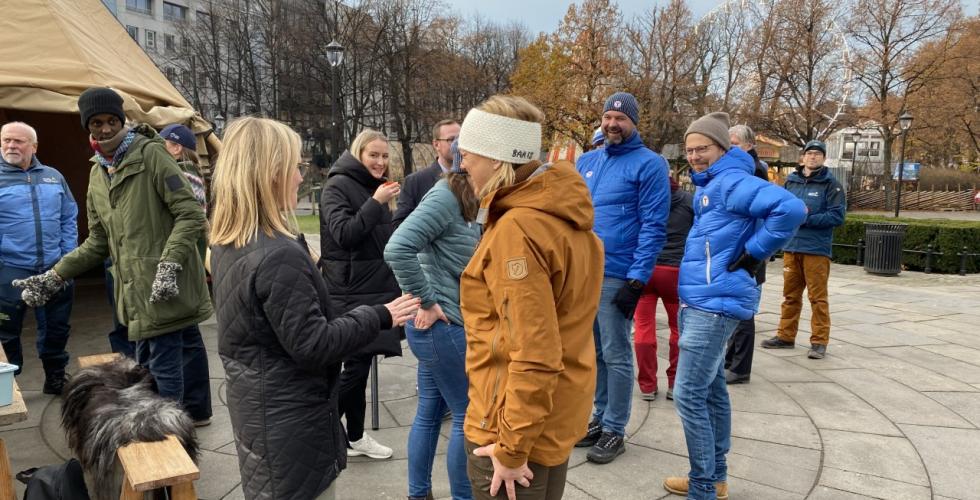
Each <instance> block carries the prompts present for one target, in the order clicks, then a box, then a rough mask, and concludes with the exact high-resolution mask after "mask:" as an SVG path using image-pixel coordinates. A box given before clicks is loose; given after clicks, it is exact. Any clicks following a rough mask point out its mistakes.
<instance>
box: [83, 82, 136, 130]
mask: <svg viewBox="0 0 980 500" xmlns="http://www.w3.org/2000/svg"><path fill="white" fill-rule="evenodd" d="M78 113H79V114H81V115H82V128H83V129H86V130H88V121H89V120H90V119H91V118H92V117H93V116H95V115H100V114H102V113H108V114H110V115H115V116H116V117H118V118H119V121H121V122H123V123H126V113H124V112H123V100H122V97H119V94H117V93H116V92H115V91H114V90H112V89H110V88H106V87H92V88H90V89H88V90H86V91H85V92H82V95H80V96H78Z"/></svg>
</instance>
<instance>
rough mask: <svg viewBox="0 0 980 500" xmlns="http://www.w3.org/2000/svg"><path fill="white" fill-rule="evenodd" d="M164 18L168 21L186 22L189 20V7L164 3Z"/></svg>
mask: <svg viewBox="0 0 980 500" xmlns="http://www.w3.org/2000/svg"><path fill="white" fill-rule="evenodd" d="M163 18H164V19H166V20H168V21H185V20H187V7H184V6H183V5H177V4H175V3H170V2H163Z"/></svg>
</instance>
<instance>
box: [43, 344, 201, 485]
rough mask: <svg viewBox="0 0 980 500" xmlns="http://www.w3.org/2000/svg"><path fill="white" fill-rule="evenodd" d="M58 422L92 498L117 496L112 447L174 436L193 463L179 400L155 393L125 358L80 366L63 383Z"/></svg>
mask: <svg viewBox="0 0 980 500" xmlns="http://www.w3.org/2000/svg"><path fill="white" fill-rule="evenodd" d="M63 394H64V396H63V402H62V407H61V425H62V427H64V429H65V434H66V435H67V437H68V447H69V448H71V450H72V451H73V452H74V453H75V456H76V457H78V461H79V462H80V463H81V464H82V469H84V470H85V473H86V479H89V478H91V480H93V481H95V483H96V484H92V483H91V482H89V484H88V488H89V494H90V495H91V496H92V498H93V499H99V498H118V495H119V489H118V488H119V482H118V481H114V480H112V479H110V478H113V477H114V476H117V475H118V471H115V474H114V469H117V466H116V465H115V463H116V450H117V449H119V448H120V447H121V446H125V445H127V444H129V443H132V442H136V441H160V440H163V439H164V438H165V437H166V436H167V435H168V434H173V435H174V436H176V437H177V439H178V440H179V441H180V443H181V444H183V445H184V449H185V450H187V454H188V455H190V457H191V459H192V460H194V462H195V463H196V462H197V454H198V443H197V438H196V436H195V434H194V424H193V423H192V422H191V419H190V417H189V416H188V415H187V414H186V413H185V412H184V411H183V409H181V407H180V405H179V404H177V403H176V402H174V401H171V400H169V399H165V398H162V397H160V396H159V395H158V394H157V393H156V387H155V384H154V381H153V377H152V376H150V373H149V371H148V370H146V369H145V368H143V367H141V366H139V365H137V364H136V362H135V361H133V360H132V359H129V358H122V359H119V360H117V361H114V362H112V363H106V364H103V365H98V366H93V367H90V368H86V369H84V370H79V371H78V372H76V373H75V374H74V375H73V376H72V377H71V380H70V381H69V382H68V384H67V385H66V386H65V390H64V393H63Z"/></svg>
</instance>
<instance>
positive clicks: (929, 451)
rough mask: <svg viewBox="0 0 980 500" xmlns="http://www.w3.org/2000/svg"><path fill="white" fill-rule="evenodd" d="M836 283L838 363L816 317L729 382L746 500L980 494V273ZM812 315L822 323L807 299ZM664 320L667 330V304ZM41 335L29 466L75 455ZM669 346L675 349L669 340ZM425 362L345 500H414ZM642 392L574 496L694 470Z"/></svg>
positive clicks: (769, 293) (32, 388)
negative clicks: (813, 344) (817, 352)
mask: <svg viewBox="0 0 980 500" xmlns="http://www.w3.org/2000/svg"><path fill="white" fill-rule="evenodd" d="M780 264H781V263H780V261H776V262H774V263H772V264H771V265H770V270H769V276H771V279H770V282H769V283H768V284H767V285H766V286H765V291H764V298H763V305H762V312H761V314H760V315H759V316H758V318H757V321H758V330H759V332H760V334H759V336H758V338H757V341H759V340H761V339H763V338H766V337H768V336H770V335H771V334H772V333H773V331H774V330H775V327H776V323H777V321H778V317H779V302H780V290H781V281H782V280H781V273H780V270H781V269H780ZM830 292H831V299H830V303H831V310H832V314H833V323H834V328H833V331H832V334H831V335H832V341H831V345H830V348H829V351H828V353H829V355H828V357H827V358H826V359H824V360H821V361H813V360H809V359H807V358H806V349H805V347H806V346H807V344H808V342H807V338H806V337H807V336H808V333H809V331H808V330H809V326H808V325H807V324H806V321H804V324H803V325H801V335H800V338H799V343H800V345H799V346H798V347H797V348H796V349H795V350H778V351H768V350H763V349H757V350H756V355H755V368H754V371H753V374H752V381H751V383H750V384H748V385H739V386H732V387H731V389H730V391H731V395H732V400H733V406H734V415H733V429H732V434H733V437H732V450H731V453H730V455H729V461H730V471H729V472H730V475H731V478H730V484H731V494H732V497H733V498H736V499H738V498H752V499H795V498H812V499H856V498H888V499H892V498H903V499H904V498H910V499H917V498H923V499H935V500H940V499H971V498H978V497H980V493H978V492H980V461H978V459H977V457H978V453H980V451H978V450H980V332H978V327H977V325H980V276H977V275H973V276H967V277H960V276H945V275H925V274H921V273H909V272H906V273H902V275H901V276H899V277H893V278H884V277H875V276H871V275H867V274H865V273H864V271H863V270H861V269H860V268H858V267H854V266H838V265H834V266H833V267H832V271H831V281H830ZM77 296H78V298H77V303H76V308H75V319H74V325H73V327H74V328H73V333H72V338H71V342H70V350H71V351H72V353H73V354H74V355H76V356H77V355H83V354H90V353H97V352H104V351H106V350H107V348H108V344H107V342H106V340H105V337H104V334H105V332H107V331H108V317H107V315H106V314H107V312H108V307H107V306H106V305H105V300H104V292H103V291H102V289H101V287H100V286H98V285H93V284H88V285H85V284H82V285H81V286H80V287H79V289H78V292H77ZM661 311H662V310H661ZM803 316H804V319H805V320H808V319H809V312H808V310H807V309H805V310H804V314H803ZM658 322H659V324H660V329H659V330H660V331H661V332H665V331H666V325H665V323H664V316H663V313H662V312H661V314H660V317H659V318H658ZM203 331H204V334H205V340H206V344H207V346H208V349H209V350H210V351H211V352H210V358H209V359H210V362H211V377H212V385H213V389H214V396H215V397H214V410H215V417H214V424H213V425H211V426H210V427H207V428H203V429H200V431H199V437H200V439H201V442H202V445H203V448H204V450H205V451H204V452H203V455H202V460H201V464H200V465H201V474H202V480H201V481H199V483H198V492H199V495H200V496H201V498H204V499H208V500H219V499H229V500H231V499H239V498H242V493H241V490H240V488H239V486H238V484H239V481H240V479H239V471H238V465H237V458H236V456H235V450H234V445H233V442H232V434H231V427H230V424H229V419H228V414H227V410H226V408H225V407H224V406H223V404H224V403H223V401H224V392H223V377H224V373H223V370H222V367H221V363H220V362H219V360H218V356H217V353H216V350H217V345H216V344H217V332H216V329H215V326H214V323H213V321H212V322H208V323H205V324H204V325H203ZM26 337H27V338H26V341H27V342H26V344H27V345H26V346H25V350H26V351H27V352H26V357H27V361H26V363H25V364H26V366H25V371H24V374H23V375H21V376H20V378H19V379H18V382H19V383H20V386H21V388H22V390H23V391H24V396H25V399H26V400H27V404H28V407H29V411H30V418H29V420H28V421H26V422H23V423H21V424H19V425H15V426H10V427H4V428H2V432H0V437H2V438H3V439H4V440H6V442H7V448H8V449H9V450H10V452H11V459H12V463H13V470H14V471H18V470H22V469H26V468H28V467H32V466H37V465H42V464H49V463H55V462H59V461H62V460H64V459H66V458H67V457H68V451H67V448H66V446H65V440H64V437H63V435H62V432H61V430H60V428H59V425H58V418H59V412H60V400H59V399H57V398H52V397H50V396H46V395H43V394H41V392H40V389H41V384H42V382H43V380H42V376H41V368H40V363H39V362H38V360H37V358H36V354H35V353H34V348H33V347H32V344H33V337H32V335H26ZM661 342H662V345H666V337H665V336H664V335H663V334H661ZM665 357H666V352H665V351H664V352H662V353H661V358H662V359H665ZM661 365H662V366H661V371H663V370H664V369H665V366H663V365H664V363H661ZM414 366H415V360H414V358H413V357H412V356H411V353H410V351H409V350H408V349H407V348H406V349H405V356H404V357H402V358H394V359H388V360H385V361H384V362H383V363H382V364H381V370H380V376H381V384H382V387H381V390H380V396H381V399H382V407H381V429H380V430H378V431H373V432H371V433H372V435H374V436H375V437H376V438H377V439H378V440H379V441H380V442H382V443H385V444H388V445H390V446H392V447H393V448H394V449H395V454H394V457H393V458H392V459H391V460H387V461H366V460H362V459H353V460H351V463H350V465H349V466H348V469H347V470H346V471H345V472H344V473H343V474H342V475H341V477H340V479H339V482H338V498H342V499H386V498H392V499H395V498H404V497H405V493H406V442H407V435H408V429H409V426H410V425H411V422H412V418H413V416H414V413H415V405H416V395H415V380H414V378H415V370H414ZM665 380H666V377H662V381H665ZM662 383H665V382H662ZM665 389H666V387H665V386H661V391H664V390H665ZM634 394H635V395H636V397H635V398H634V400H633V415H632V419H631V421H630V424H629V427H628V429H627V432H628V435H629V436H628V447H627V451H626V454H625V455H623V456H621V457H619V458H618V459H617V460H616V461H615V462H614V463H613V464H611V465H606V466H596V465H593V464H590V463H587V462H586V461H585V455H584V451H583V450H576V451H575V453H574V454H573V455H572V458H571V467H570V470H569V474H568V487H567V489H566V494H565V498H568V499H574V500H577V499H592V498H600V499H617V500H622V499H641V498H642V499H651V498H663V497H667V496H668V495H667V494H666V492H665V491H663V489H662V488H661V481H662V480H663V478H664V476H667V475H671V474H684V473H686V471H687V459H686V456H685V454H686V451H685V446H684V438H683V433H682V431H681V426H680V421H679V419H678V417H677V414H676V413H675V411H674V408H673V405H672V403H671V402H669V401H666V400H663V399H659V400H657V401H654V402H652V403H648V402H645V401H641V400H640V399H639V391H638V390H637V391H635V393H634ZM443 430H444V434H445V430H446V429H445V428H444V429H443ZM440 452H441V454H440V455H439V456H438V457H437V464H436V467H435V473H434V482H435V486H434V493H435V495H436V497H438V498H446V497H448V495H449V487H448V482H447V479H446V469H445V465H444V464H445V442H444V441H443V442H442V443H441V450H440ZM18 493H19V494H22V493H23V489H22V488H21V489H19V490H18Z"/></svg>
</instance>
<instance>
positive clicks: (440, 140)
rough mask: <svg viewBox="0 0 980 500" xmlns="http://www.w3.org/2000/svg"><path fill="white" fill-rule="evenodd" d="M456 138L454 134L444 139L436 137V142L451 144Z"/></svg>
mask: <svg viewBox="0 0 980 500" xmlns="http://www.w3.org/2000/svg"><path fill="white" fill-rule="evenodd" d="M456 139H457V137H456V136H455V135H454V136H452V137H446V138H445V139H436V142H448V143H450V144H452V142H453V141H455V140H456Z"/></svg>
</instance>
